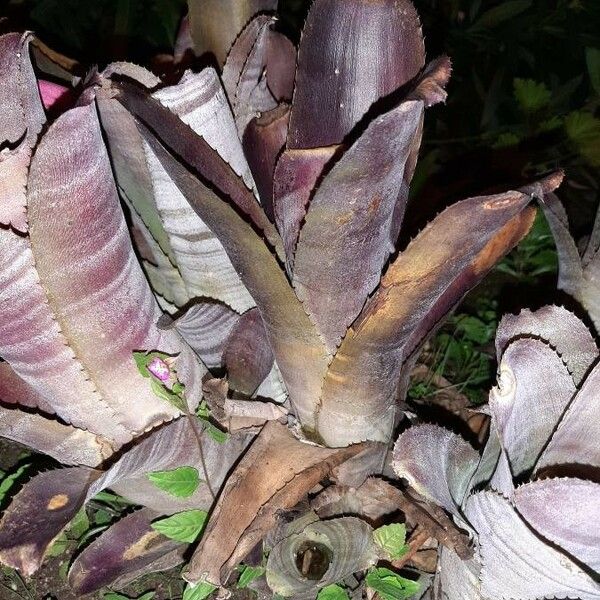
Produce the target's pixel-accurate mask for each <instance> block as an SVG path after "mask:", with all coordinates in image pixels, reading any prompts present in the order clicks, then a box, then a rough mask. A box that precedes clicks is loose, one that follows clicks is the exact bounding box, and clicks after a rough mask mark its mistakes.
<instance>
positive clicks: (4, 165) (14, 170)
mask: <svg viewBox="0 0 600 600" xmlns="http://www.w3.org/2000/svg"><path fill="white" fill-rule="evenodd" d="M30 39H31V36H30V35H29V34H27V33H25V34H23V35H21V34H19V33H9V34H7V35H3V36H0V81H2V86H1V89H0V106H1V107H2V111H1V113H0V224H2V225H11V226H12V227H13V228H14V229H16V230H17V231H21V232H25V231H27V216H26V211H25V205H26V195H25V185H26V182H27V168H28V166H29V160H30V158H31V151H32V148H33V146H34V145H35V142H36V140H37V136H38V134H39V132H40V131H41V129H42V126H43V124H44V122H45V120H46V116H45V114H44V109H43V106H42V102H41V99H40V95H39V90H38V87H37V81H36V78H35V74H34V72H33V67H32V65H31V60H30V58H29V42H30Z"/></svg>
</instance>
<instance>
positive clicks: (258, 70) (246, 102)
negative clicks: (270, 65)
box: [223, 15, 277, 137]
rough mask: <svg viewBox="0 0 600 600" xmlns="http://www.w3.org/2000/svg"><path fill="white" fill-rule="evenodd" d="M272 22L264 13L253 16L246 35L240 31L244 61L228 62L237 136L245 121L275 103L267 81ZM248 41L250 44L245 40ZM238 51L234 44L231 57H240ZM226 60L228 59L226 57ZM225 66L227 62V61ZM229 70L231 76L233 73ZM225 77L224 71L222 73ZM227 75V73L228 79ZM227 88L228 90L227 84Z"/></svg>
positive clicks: (229, 88)
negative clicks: (244, 54) (234, 79)
mask: <svg viewBox="0 0 600 600" xmlns="http://www.w3.org/2000/svg"><path fill="white" fill-rule="evenodd" d="M273 23H274V19H273V18H269V17H267V16H265V15H260V16H258V17H256V18H255V19H254V20H253V21H252V22H251V23H250V24H249V25H248V27H247V28H246V29H247V30H249V36H247V35H245V32H242V34H241V35H240V38H239V41H240V42H241V43H240V46H241V47H242V48H243V49H244V50H247V49H248V48H249V51H248V54H247V55H246V56H245V58H244V61H243V63H241V62H237V64H236V62H235V61H234V60H232V61H231V63H230V64H232V66H233V68H234V69H235V71H234V73H235V75H237V78H236V83H235V91H234V92H233V93H229V94H228V95H229V101H230V102H231V106H232V109H233V114H234V115H235V123H236V125H237V128H238V131H239V133H240V137H242V136H243V134H244V131H245V130H246V127H247V125H248V123H249V122H250V121H251V120H252V119H253V118H255V117H257V116H258V115H260V114H261V113H263V112H268V111H270V110H273V109H274V108H276V106H277V100H276V99H275V98H274V97H273V94H271V91H270V90H269V87H268V83H267V75H266V72H265V71H266V68H267V58H268V50H269V46H270V45H271V44H270V39H271V37H272V35H273V34H274V32H273V30H272V29H271V26H272V25H273ZM249 40H251V44H250V45H247V42H248V41H249ZM236 45H237V42H236ZM240 54H241V53H240V52H239V51H237V49H236V48H235V47H234V48H233V49H232V54H231V58H232V59H233V58H237V59H238V60H239V58H241V56H240ZM228 62H229V59H228ZM226 66H227V64H226ZM234 73H232V74H231V75H233V74H234ZM223 76H224V78H225V72H224V75H223ZM229 77H230V74H229V73H227V79H229ZM226 89H228V92H229V90H231V86H230V85H228V86H227V87H226Z"/></svg>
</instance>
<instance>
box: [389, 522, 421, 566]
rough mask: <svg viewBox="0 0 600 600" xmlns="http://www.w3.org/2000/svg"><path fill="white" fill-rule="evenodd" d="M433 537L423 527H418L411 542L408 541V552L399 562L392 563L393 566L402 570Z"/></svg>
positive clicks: (411, 537)
mask: <svg viewBox="0 0 600 600" xmlns="http://www.w3.org/2000/svg"><path fill="white" fill-rule="evenodd" d="M430 537H431V535H429V532H428V531H426V530H425V528H424V527H423V526H422V525H417V526H416V527H415V529H414V531H413V533H412V535H411V536H410V540H408V546H409V549H408V552H407V553H406V554H404V555H403V556H401V557H400V558H398V559H397V560H394V561H392V565H394V567H396V569H401V568H402V567H403V566H404V565H405V564H406V563H407V562H408V561H409V560H411V559H412V557H413V556H414V555H415V554H416V553H417V552H418V551H419V550H420V548H421V546H422V545H423V544H424V543H425V542H426V541H427V540H428V539H429V538H430Z"/></svg>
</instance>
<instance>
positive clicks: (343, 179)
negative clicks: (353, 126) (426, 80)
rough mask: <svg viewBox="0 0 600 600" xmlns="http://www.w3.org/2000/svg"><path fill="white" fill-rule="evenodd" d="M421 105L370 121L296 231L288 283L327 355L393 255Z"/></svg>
mask: <svg viewBox="0 0 600 600" xmlns="http://www.w3.org/2000/svg"><path fill="white" fill-rule="evenodd" d="M422 116H423V105H422V103H421V102H404V103H402V104H401V105H400V106H399V107H397V108H395V109H394V110H392V111H390V112H388V113H386V114H385V115H383V116H381V117H377V118H376V119H375V120H374V121H373V122H372V123H371V124H370V125H369V127H368V128H367V130H366V131H365V132H364V133H363V134H362V135H361V137H360V138H359V139H358V140H357V141H356V142H355V143H354V144H353V145H352V146H351V147H350V148H349V149H348V150H346V151H345V152H344V153H343V154H342V156H341V157H340V159H339V160H338V161H337V162H336V163H335V165H334V166H333V167H332V168H331V170H330V171H329V173H327V175H325V177H324V179H323V181H322V182H321V184H320V185H319V186H318V188H317V190H316V192H315V194H314V197H313V198H312V200H311V202H310V205H309V207H308V211H307V213H306V217H305V221H304V225H303V226H302V229H301V231H300V236H299V238H298V244H297V248H296V254H295V259H294V276H293V283H294V288H295V289H296V293H297V295H298V297H299V298H300V299H301V300H302V301H303V303H304V306H305V307H306V310H307V312H308V313H309V315H310V316H311V318H312V320H313V321H314V323H315V324H316V326H317V329H318V331H319V333H320V334H321V335H322V336H323V338H324V339H325V341H326V344H327V349H328V350H329V352H330V353H332V354H333V353H334V351H335V349H336V347H337V346H338V345H339V343H340V341H341V339H342V337H343V336H344V334H345V333H346V330H347V328H348V326H349V325H350V324H351V323H352V322H353V321H354V319H355V318H356V316H357V315H358V313H359V312H360V310H361V308H362V307H363V305H364V303H365V300H366V298H367V295H368V294H369V293H370V292H372V291H373V289H374V288H375V286H376V285H377V284H378V283H379V280H380V278H381V271H382V269H383V266H384V264H385V262H386V261H387V259H388V257H389V255H390V254H391V253H392V252H393V251H394V247H395V242H396V239H395V237H396V235H397V231H398V229H399V222H401V220H402V214H403V213H404V208H405V205H406V201H407V199H408V186H407V182H406V181H405V178H404V167H405V165H406V163H407V160H408V157H409V155H410V154H411V152H414V151H415V148H418V146H419V143H420V131H421V123H422Z"/></svg>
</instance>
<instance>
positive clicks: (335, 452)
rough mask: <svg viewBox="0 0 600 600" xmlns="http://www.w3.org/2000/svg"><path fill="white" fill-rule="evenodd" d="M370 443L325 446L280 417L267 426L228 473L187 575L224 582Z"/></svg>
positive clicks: (185, 575)
mask: <svg viewBox="0 0 600 600" xmlns="http://www.w3.org/2000/svg"><path fill="white" fill-rule="evenodd" d="M364 448H365V444H357V445H354V446H349V447H346V448H322V447H320V446H316V445H312V444H307V443H303V442H301V441H299V440H298V439H296V438H295V437H294V436H293V435H292V433H291V432H290V430H289V429H288V428H287V427H285V426H284V425H281V424H280V423H278V422H277V421H270V422H269V423H267V424H266V425H265V426H264V428H263V429H262V431H261V433H260V435H259V436H258V437H257V438H256V440H255V441H254V443H253V444H252V446H251V447H250V449H249V450H248V452H247V453H246V455H245V456H244V458H243V459H242V460H241V462H240V463H239V465H238V466H237V468H236V469H235V471H234V472H233V473H232V475H231V476H230V477H229V480H228V481H227V484H226V486H225V488H224V490H223V492H222V494H221V497H220V498H219V501H218V502H217V505H216V507H215V510H214V512H213V514H212V516H211V519H210V522H209V525H208V528H207V530H206V533H205V534H204V536H203V537H202V541H201V542H200V545H199V546H198V548H197V549H196V552H195V553H194V555H193V557H192V559H191V561H190V563H189V566H188V569H187V571H185V572H184V574H183V576H184V579H186V580H187V581H189V582H191V583H196V582H198V581H208V582H210V583H212V584H214V585H220V584H221V583H222V582H225V581H226V580H227V578H228V576H229V574H230V573H231V571H232V569H233V568H234V567H235V566H236V565H237V564H238V563H239V562H240V561H241V560H242V559H243V558H244V557H245V556H246V554H247V553H248V552H249V551H250V550H251V549H252V548H253V547H254V546H255V545H256V543H258V542H259V541H260V540H261V539H262V538H263V537H264V535H265V534H266V533H267V532H268V531H269V530H270V529H271V528H272V527H273V526H274V525H275V522H276V517H277V513H278V512H279V511H283V510H289V509H291V508H292V507H293V506H295V505H296V504H297V503H298V502H299V501H300V500H301V499H302V498H303V497H304V496H305V495H306V494H307V492H308V491H309V490H310V489H311V488H313V487H314V486H315V485H316V484H317V483H318V482H319V481H320V480H321V479H323V477H325V476H326V475H327V474H328V473H329V472H330V471H331V469H333V467H335V466H336V465H338V464H340V463H342V462H343V461H345V460H347V459H349V458H351V457H352V456H355V455H356V454H358V453H359V452H360V451H361V450H363V449H364Z"/></svg>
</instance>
